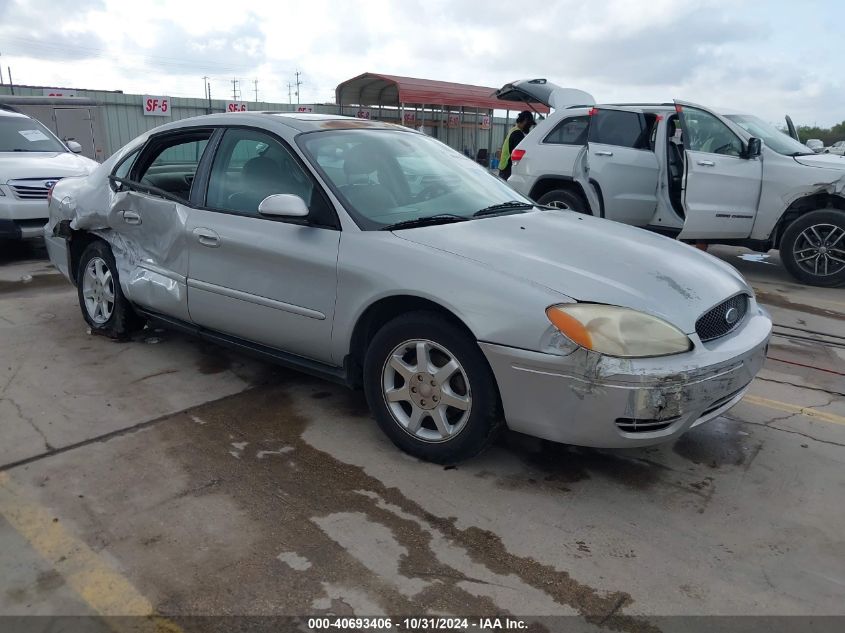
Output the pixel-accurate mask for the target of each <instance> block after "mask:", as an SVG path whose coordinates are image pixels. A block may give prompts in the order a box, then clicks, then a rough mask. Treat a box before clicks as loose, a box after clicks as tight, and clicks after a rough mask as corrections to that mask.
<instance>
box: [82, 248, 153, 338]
mask: <svg viewBox="0 0 845 633" xmlns="http://www.w3.org/2000/svg"><path fill="white" fill-rule="evenodd" d="M76 290H77V294H78V296H79V307H80V309H81V310H82V316H83V318H84V319H85V321H86V322H87V323H88V325H89V326H90V327H91V332H92V333H96V334H102V335H103V336H108V337H109V338H113V339H126V338H128V337H129V336H130V335H131V334H132V333H133V332H135V331H136V330H140V329H141V328H142V327H143V326H144V320H143V319H141V318H140V317H139V316H138V315H137V314H136V313H135V311H134V310H133V309H132V306H131V305H130V304H129V301H128V300H127V299H126V297H125V296H124V295H123V290H121V288H120V276H119V273H118V270H117V264H116V263H115V261H114V255H112V252H111V248H109V245H108V244H106V243H105V242H103V241H101V240H97V241H95V242H91V244H89V245H88V246H87V247H86V249H85V250H84V251H83V252H82V257H80V259H79V266H78V267H77V272H76Z"/></svg>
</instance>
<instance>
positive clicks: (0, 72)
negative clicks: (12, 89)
mask: <svg viewBox="0 0 845 633" xmlns="http://www.w3.org/2000/svg"><path fill="white" fill-rule="evenodd" d="M0 57H3V53H0ZM2 63H3V62H2V61H0V86H2V85H3V66H2Z"/></svg>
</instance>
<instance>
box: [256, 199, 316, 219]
mask: <svg viewBox="0 0 845 633" xmlns="http://www.w3.org/2000/svg"><path fill="white" fill-rule="evenodd" d="M258 212H259V213H260V214H261V215H266V216H268V217H271V218H305V217H307V216H308V213H309V211H308V205H306V204H305V200H303V199H302V198H300V197H299V196H295V195H293V194H291V193H274V194H273V195H272V196H267V197H266V198H264V200H262V201H261V204H259V205H258Z"/></svg>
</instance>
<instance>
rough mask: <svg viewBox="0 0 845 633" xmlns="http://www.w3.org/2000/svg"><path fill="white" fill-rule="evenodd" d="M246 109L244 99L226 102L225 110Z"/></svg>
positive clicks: (244, 110) (242, 110)
mask: <svg viewBox="0 0 845 633" xmlns="http://www.w3.org/2000/svg"><path fill="white" fill-rule="evenodd" d="M247 110H248V108H247V105H246V102H245V101H229V102H228V103H226V112H246V111H247Z"/></svg>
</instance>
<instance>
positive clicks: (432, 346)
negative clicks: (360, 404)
mask: <svg viewBox="0 0 845 633" xmlns="http://www.w3.org/2000/svg"><path fill="white" fill-rule="evenodd" d="M364 392H365V394H366V397H367V403H368V404H369V406H370V410H371V411H372V412H373V414H374V416H375V418H376V421H377V422H378V424H379V426H380V427H381V429H382V430H383V431H384V432H385V434H386V435H387V436H388V437H389V438H390V439H391V441H392V442H393V443H394V444H395V445H396V446H398V447H399V448H400V449H402V450H403V451H405V452H406V453H409V454H410V455H413V456H414V457H418V458H420V459H423V460H426V461H430V462H435V463H438V464H454V463H456V462H459V461H462V460H465V459H469V458H470V457H473V456H475V455H477V454H478V453H480V452H481V451H482V450H484V449H485V448H486V447H487V446H488V445H489V444H490V442H492V441H493V439H494V438H495V436H496V435H497V433H498V431H499V430H500V429H501V427H502V426H503V420H502V417H501V415H499V397H498V391H497V389H496V385H495V380H494V378H493V373H492V371H491V370H490V367H489V365H488V364H487V361H486V359H485V358H484V355H483V354H482V352H481V350H480V349H479V347H478V344H477V343H476V342H475V341H474V340H473V339H472V338H471V337H470V336H468V335H467V333H466V332H465V331H463V330H462V329H461V328H459V327H458V326H456V325H455V324H453V323H452V322H450V321H449V320H447V319H446V318H444V317H443V316H441V315H440V314H438V313H436V312H425V311H420V312H411V313H409V314H405V315H402V316H400V317H397V318H396V319H394V320H392V321H390V322H388V323H387V324H386V325H384V326H383V327H382V328H381V329H380V330H379V331H378V333H377V334H376V335H375V336H374V337H373V340H372V341H371V342H370V345H369V348H368V349H367V354H366V358H365V359H364Z"/></svg>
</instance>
